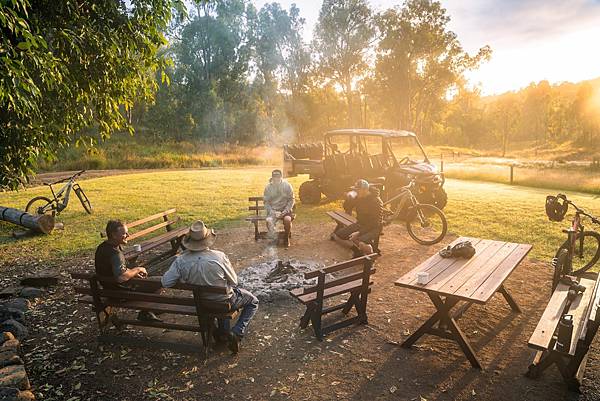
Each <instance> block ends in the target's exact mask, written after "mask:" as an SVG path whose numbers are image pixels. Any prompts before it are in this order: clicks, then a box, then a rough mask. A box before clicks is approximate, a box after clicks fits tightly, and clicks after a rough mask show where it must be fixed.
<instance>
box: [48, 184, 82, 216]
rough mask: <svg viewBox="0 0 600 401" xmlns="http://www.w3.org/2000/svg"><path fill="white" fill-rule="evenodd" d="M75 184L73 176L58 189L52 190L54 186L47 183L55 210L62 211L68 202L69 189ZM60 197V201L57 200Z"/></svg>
mask: <svg viewBox="0 0 600 401" xmlns="http://www.w3.org/2000/svg"><path fill="white" fill-rule="evenodd" d="M74 185H76V184H75V178H74V177H72V178H70V179H69V181H68V182H67V183H66V184H65V185H64V186H63V187H62V188H61V189H60V191H58V192H57V193H55V192H54V188H52V184H50V185H48V186H49V187H50V191H52V196H53V197H54V199H53V202H54V203H56V211H57V212H62V211H63V210H64V209H65V208H66V207H67V205H68V203H69V197H70V196H71V189H73V187H74ZM61 198H62V202H61V201H60V200H59V199H61Z"/></svg>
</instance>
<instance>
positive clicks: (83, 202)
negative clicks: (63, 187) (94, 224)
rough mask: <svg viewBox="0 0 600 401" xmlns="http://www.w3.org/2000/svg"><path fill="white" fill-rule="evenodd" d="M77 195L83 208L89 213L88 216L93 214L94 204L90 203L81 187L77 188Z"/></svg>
mask: <svg viewBox="0 0 600 401" xmlns="http://www.w3.org/2000/svg"><path fill="white" fill-rule="evenodd" d="M75 195H77V197H78V198H79V201H80V202H81V206H83V208H84V209H85V211H86V212H88V214H92V204H91V203H90V200H89V199H88V197H87V196H86V195H85V192H83V189H81V187H80V188H75Z"/></svg>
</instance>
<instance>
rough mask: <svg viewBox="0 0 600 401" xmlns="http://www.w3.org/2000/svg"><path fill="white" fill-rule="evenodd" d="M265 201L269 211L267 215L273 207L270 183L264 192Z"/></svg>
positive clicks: (266, 209) (268, 214)
mask: <svg viewBox="0 0 600 401" xmlns="http://www.w3.org/2000/svg"><path fill="white" fill-rule="evenodd" d="M263 203H264V205H265V212H266V213H267V216H270V215H271V212H272V211H273V208H272V207H271V193H270V192H269V185H267V186H266V187H265V191H264V193H263Z"/></svg>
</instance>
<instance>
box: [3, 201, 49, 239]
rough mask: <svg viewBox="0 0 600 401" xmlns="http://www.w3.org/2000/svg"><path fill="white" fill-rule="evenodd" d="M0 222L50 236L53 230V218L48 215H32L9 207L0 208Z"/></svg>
mask: <svg viewBox="0 0 600 401" xmlns="http://www.w3.org/2000/svg"><path fill="white" fill-rule="evenodd" d="M0 220H4V221H8V222H9V223H13V224H17V225H19V226H23V227H25V228H29V229H30V230H33V231H37V232H40V233H43V234H50V232H52V230H53V229H54V216H52V215H48V214H40V215H33V214H29V213H27V212H24V211H22V210H19V209H13V208H10V207H4V206H0Z"/></svg>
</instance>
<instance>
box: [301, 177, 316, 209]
mask: <svg viewBox="0 0 600 401" xmlns="http://www.w3.org/2000/svg"><path fill="white" fill-rule="evenodd" d="M298 194H299V196H300V202H302V203H304V204H307V205H317V204H319V202H321V188H319V184H317V183H316V182H315V181H306V182H303V183H302V184H301V185H300V188H299V190H298Z"/></svg>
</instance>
